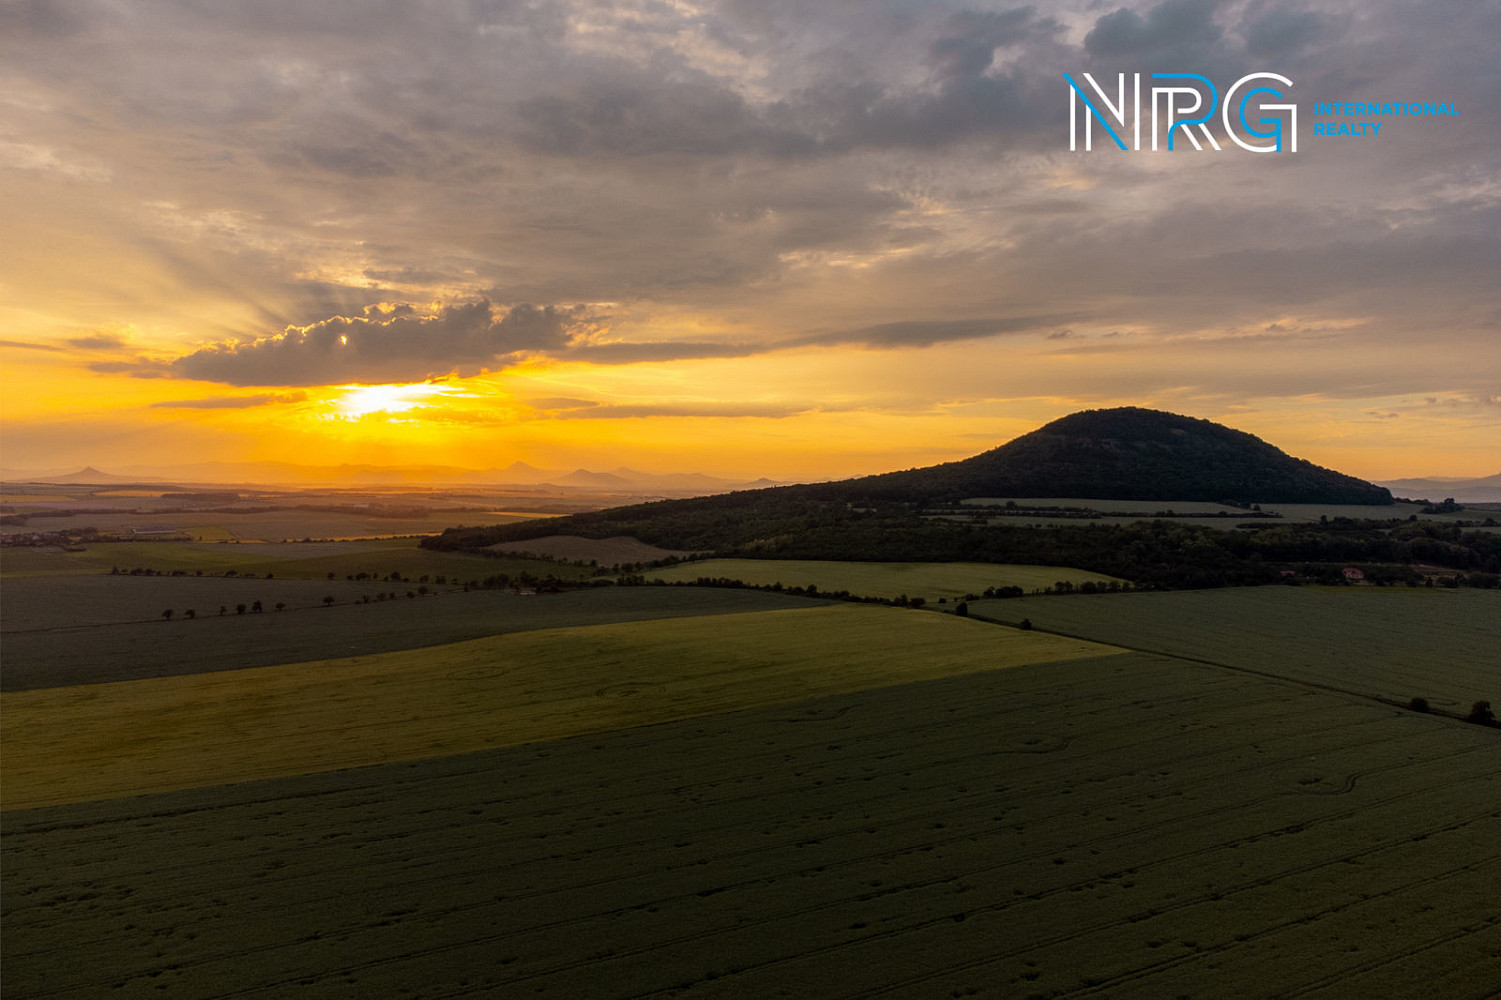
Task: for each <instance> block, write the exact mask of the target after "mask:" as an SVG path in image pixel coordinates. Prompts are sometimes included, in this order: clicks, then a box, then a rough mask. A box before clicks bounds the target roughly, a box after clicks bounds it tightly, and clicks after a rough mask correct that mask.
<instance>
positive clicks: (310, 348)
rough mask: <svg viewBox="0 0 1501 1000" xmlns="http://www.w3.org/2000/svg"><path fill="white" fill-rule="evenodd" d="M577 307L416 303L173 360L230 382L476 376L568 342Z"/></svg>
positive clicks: (198, 375)
mask: <svg viewBox="0 0 1501 1000" xmlns="http://www.w3.org/2000/svg"><path fill="white" fill-rule="evenodd" d="M578 321H579V317H578V315H577V313H576V311H574V310H569V309H560V308H557V307H554V306H545V307H538V306H532V305H527V304H522V305H518V306H514V307H512V308H511V309H510V310H509V311H508V312H506V314H505V315H504V316H502V317H500V318H498V319H497V318H496V316H495V315H494V311H493V310H492V308H491V306H490V303H489V302H488V301H484V300H481V301H479V302H475V303H472V304H470V305H461V306H447V307H445V308H443V309H442V310H441V311H440V312H438V313H437V314H436V315H432V316H420V315H415V314H414V313H413V311H412V310H411V308H410V307H401V308H398V309H395V310H390V311H385V310H380V309H371V310H368V311H367V314H366V315H364V316H356V317H346V316H334V317H331V318H329V319H326V320H322V321H320V322H318V323H314V324H312V325H311V326H308V327H305V328H302V329H291V330H287V331H286V332H284V333H280V334H276V335H275V336H271V337H263V338H261V339H259V340H253V341H248V342H244V341H242V342H236V343H231V344H227V345H220V346H214V347H206V348H203V349H201V350H198V351H194V352H193V353H192V354H189V355H187V356H185V357H182V358H178V359H177V360H175V361H173V362H172V363H171V367H172V369H173V370H174V371H175V372H177V373H178V374H179V375H181V376H182V377H184V378H190V379H196V380H199V381H205V382H223V383H226V384H229V385H247V386H249V385H330V384H342V383H355V382H359V383H375V382H420V381H422V380H424V379H428V378H434V377H437V376H441V375H451V374H455V373H460V374H466V373H467V374H473V373H474V372H477V371H481V370H484V369H486V368H489V367H492V366H493V365H494V364H495V363H496V359H498V358H501V357H505V356H508V355H515V354H519V353H521V352H532V351H547V350H556V349H558V348H561V347H563V346H564V345H565V344H566V343H567V341H568V339H569V337H570V335H571V331H572V330H573V329H574V328H575V326H576V324H577V323H578Z"/></svg>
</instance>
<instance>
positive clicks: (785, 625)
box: [0, 605, 1122, 809]
mask: <svg viewBox="0 0 1501 1000" xmlns="http://www.w3.org/2000/svg"><path fill="white" fill-rule="evenodd" d="M1121 652H1122V651H1121V650H1118V649H1116V648H1114V647H1110V646H1104V645H1101V644H1098V643H1092V642H1087V641H1086V642H1079V641H1076V640H1069V639H1065V638H1061V637H1055V636H1045V635H1042V634H1033V633H1027V632H1019V631H1015V630H1000V629H993V628H991V627H989V626H986V625H984V624H982V623H980V622H971V621H967V620H965V619H961V618H955V617H952V616H939V615H931V614H926V613H922V612H915V611H903V610H900V609H893V608H874V607H868V606H858V605H837V606H832V607H823V608H813V609H799V610H791V611H764V612H750V613H742V614H729V615H713V616H700V617H696V618H686V619H671V620H667V621H657V622H650V623H644V624H643V623H634V622H633V623H625V624H612V625H596V626H581V627H576V628H570V629H555V630H537V631H531V632H524V633H516V634H512V635H503V636H497V637H493V638H487V639H477V640H471V641H469V642H461V643H455V644H451V645H447V646H438V647H429V648H427V649H419V650H412V651H402V652H398V653H389V654H374V655H369V656H364V657H355V658H352V659H337V660H329V661H321V662H314V663H304V664H289V665H286V666H282V667H261V668H256V669H253V670H239V671H224V672H219V673H210V674H198V675H189V676H179V677H166V678H153V679H147V680H139V681H129V682H119V683H106V684H98V685H88V686H78V687H70V688H48V689H39V690H33V691H21V692H10V693H6V694H4V695H3V696H0V703H3V705H4V708H5V716H6V720H5V721H6V724H5V727H4V738H5V744H6V746H5V753H6V755H7V757H8V764H9V767H8V774H7V781H6V787H5V796H6V802H5V804H6V806H7V807H9V808H12V809H14V808H24V807H28V806H39V805H50V804H57V803H62V802H69V801H81V800H84V799H89V798H112V797H119V796H124V795H132V794H141V793H148V792H153V791H167V790H171V789H178V788H191V787H198V786H202V785H209V784H222V783H226V782H236V781H246V780H253V779H256V778H263V777H274V776H285V775H290V774H299V773H308V772H311V771H317V770H327V769H333V768H341V767H352V766H359V765H364V764H372V763H380V762H385V761H392V760H418V759H424V758H431V757H441V756H454V755H457V754H461V753H466V752H472V751H475V750H481V749H487V748H493V747H499V746H511V745H517V744H522V743H530V742H536V741H538V740H547V739H555V738H558V737H561V736H568V735H578V734H582V733H589V732H607V731H610V730H613V729H617V728H629V727H633V726H638V725H643V724H649V723H655V722H664V721H669V720H674V719H681V718H689V717H695V716H701V715H711V714H717V713H721V712H724V711H726V710H729V709H733V708H741V707H746V706H757V705H770V704H786V703H790V702H796V701H801V700H804V699H806V698H811V697H817V696H820V695H824V694H833V693H840V692H848V691H855V690H861V689H864V688H868V687H880V686H888V685H891V684H898V683H903V682H906V681H911V680H918V679H923V678H928V677H939V676H952V675H959V674H966V673H974V672H983V671H986V670H991V669H997V668H1003V667H1010V666H1017V665H1021V664H1026V663H1041V662H1048V661H1063V660H1071V659H1077V658H1081V657H1090V656H1113V655H1120V654H1121ZM810 668H818V669H816V670H811V669H810ZM642 692H646V693H647V694H648V697H645V698H640V699H635V698H633V697H631V696H634V695H638V694H641V693H642ZM617 693H618V694H620V695H624V697H616V696H614V695H616V694H617ZM655 694H660V695H661V697H660V698H655V697H651V695H655ZM633 702H634V703H633ZM332 733H337V734H338V740H337V741H331V740H329V738H328V737H329V734H332ZM360 736H364V737H365V738H364V739H357V737H360ZM294 761H295V762H296V763H294Z"/></svg>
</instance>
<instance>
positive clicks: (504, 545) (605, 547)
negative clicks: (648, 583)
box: [485, 535, 693, 566]
mask: <svg viewBox="0 0 1501 1000" xmlns="http://www.w3.org/2000/svg"><path fill="white" fill-rule="evenodd" d="M485 548H486V551H489V552H510V553H514V554H516V555H523V554H526V555H534V556H545V557H546V558H548V559H567V560H570V561H571V560H582V561H583V562H594V563H598V564H599V565H600V566H619V565H621V564H622V563H640V562H655V561H656V560H658V559H667V558H670V557H671V556H679V557H686V556H690V555H692V554H693V553H691V552H688V551H687V550H684V549H664V548H659V547H657V546H655V545H648V544H646V543H645V542H643V541H641V540H640V539H637V538H630V537H627V536H625V535H617V536H615V537H614V538H583V537H580V536H578V535H547V536H546V537H543V538H528V539H527V540H526V541H524V542H500V543H498V544H496V545H488V546H486V547H485Z"/></svg>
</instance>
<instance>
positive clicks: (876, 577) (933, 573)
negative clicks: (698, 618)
mask: <svg viewBox="0 0 1501 1000" xmlns="http://www.w3.org/2000/svg"><path fill="white" fill-rule="evenodd" d="M648 575H649V576H650V577H651V578H653V579H658V580H667V581H683V582H692V581H693V580H697V579H699V578H700V577H711V578H717V577H722V578H725V579H730V580H742V581H744V582H745V583H749V584H752V585H755V586H770V585H772V584H775V583H780V584H782V585H783V586H784V587H806V586H808V585H809V584H813V585H814V586H816V587H817V588H818V589H819V590H822V591H827V592H834V591H839V590H847V591H849V592H850V593H851V594H854V595H855V596H857V597H885V598H894V597H899V596H901V595H903V594H905V595H907V596H908V597H921V598H924V599H926V600H928V601H935V600H937V599H938V598H940V597H947V598H955V597H962V596H964V595H965V594H978V593H981V592H983V591H984V590H985V589H986V588H987V587H1021V588H1022V589H1023V590H1026V591H1029V592H1030V591H1032V590H1041V589H1043V588H1045V587H1051V586H1052V585H1053V584H1054V583H1056V582H1057V581H1059V580H1067V581H1069V582H1070V583H1073V584H1080V583H1084V582H1085V581H1091V580H1092V581H1094V582H1096V583H1108V582H1109V581H1110V580H1111V578H1110V577H1108V576H1101V575H1100V574H1099V573H1090V572H1087V571H1085V570H1080V569H1068V568H1066V567H1062V566H1013V565H999V564H995V563H866V562H824V561H818V560H799V559H705V560H703V561H700V562H689V563H682V564H681V565H678V566H668V567H665V568H663V569H654V570H650V571H649V572H648Z"/></svg>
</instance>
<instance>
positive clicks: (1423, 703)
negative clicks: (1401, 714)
mask: <svg viewBox="0 0 1501 1000" xmlns="http://www.w3.org/2000/svg"><path fill="white" fill-rule="evenodd" d="M1407 707H1408V708H1410V709H1412V710H1413V711H1414V712H1426V711H1428V699H1427V698H1414V699H1413V700H1412V701H1409V702H1408V703H1407Z"/></svg>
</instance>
